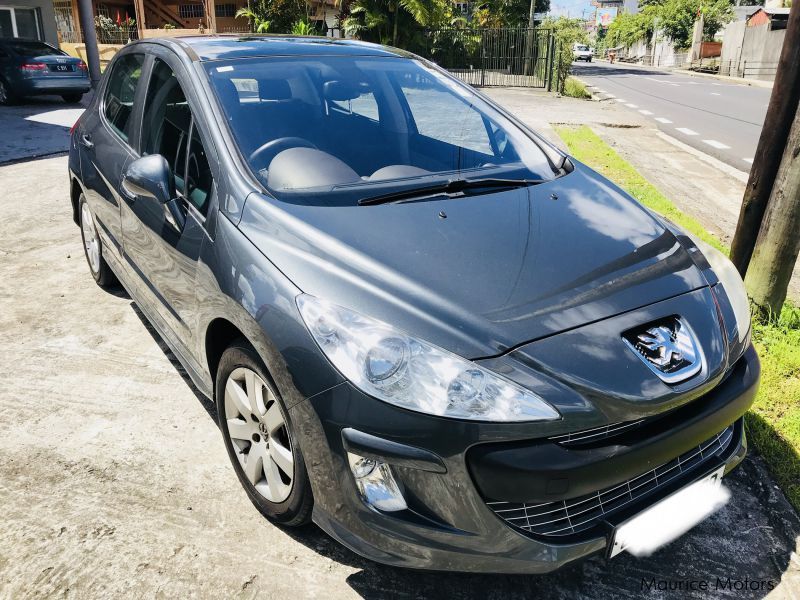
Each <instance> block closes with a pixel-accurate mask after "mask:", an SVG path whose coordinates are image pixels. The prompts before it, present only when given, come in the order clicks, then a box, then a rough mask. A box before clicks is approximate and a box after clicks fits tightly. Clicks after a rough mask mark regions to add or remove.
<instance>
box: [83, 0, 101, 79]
mask: <svg viewBox="0 0 800 600" xmlns="http://www.w3.org/2000/svg"><path fill="white" fill-rule="evenodd" d="M78 15H79V16H80V20H81V29H82V30H83V43H84V45H85V46H86V64H87V65H88V67H89V79H91V81H92V87H93V88H94V89H97V84H98V83H100V52H99V51H98V50H97V32H96V31H95V29H94V15H93V14H92V0H78Z"/></svg>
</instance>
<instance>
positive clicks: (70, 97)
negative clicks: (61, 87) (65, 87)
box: [61, 94, 83, 104]
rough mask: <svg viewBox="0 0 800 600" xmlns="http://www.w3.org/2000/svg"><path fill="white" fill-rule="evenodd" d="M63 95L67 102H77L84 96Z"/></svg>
mask: <svg viewBox="0 0 800 600" xmlns="http://www.w3.org/2000/svg"><path fill="white" fill-rule="evenodd" d="M61 97H62V98H63V99H64V102H66V103H67V104H77V103H78V102H80V101H81V98H83V94H62V95H61Z"/></svg>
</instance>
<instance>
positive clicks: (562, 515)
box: [487, 425, 733, 536]
mask: <svg viewBox="0 0 800 600" xmlns="http://www.w3.org/2000/svg"><path fill="white" fill-rule="evenodd" d="M731 439H733V425H731V426H730V427H728V428H727V429H725V430H724V431H722V432H720V433H719V434H717V435H715V436H714V437H713V438H711V439H710V440H707V441H706V442H703V443H702V444H700V445H699V446H697V447H696V448H693V449H692V450H689V451H688V452H685V453H684V454H681V455H680V456H679V457H678V458H675V459H673V460H671V461H669V462H668V463H665V464H663V465H661V466H660V467H656V468H655V469H653V470H651V471H648V472H647V473H644V474H642V475H639V476H638V477H635V478H633V479H629V480H628V481H626V482H624V483H621V484H619V485H615V486H614V487H610V488H608V489H605V490H600V491H598V492H595V493H593V494H588V495H586V496H581V497H580V498H573V499H571V500H559V501H558V502H547V503H544V504H526V503H520V502H487V504H488V506H489V508H491V509H492V510H493V511H494V512H495V513H496V514H497V516H499V517H500V518H502V519H503V520H504V521H506V522H507V523H508V524H509V525H511V526H513V527H515V528H517V529H522V530H523V531H525V532H527V533H531V534H534V535H540V536H562V535H571V534H574V533H579V532H581V531H585V530H587V529H591V528H592V527H594V526H595V525H596V524H597V523H598V522H599V521H601V520H602V519H604V518H606V517H608V516H609V515H610V514H611V513H614V512H616V511H618V510H619V509H620V508H622V507H624V506H626V505H627V504H630V503H631V502H633V501H635V500H637V499H638V498H641V497H642V496H644V495H645V494H647V493H649V492H652V491H653V490H655V489H657V488H659V487H661V486H663V485H665V484H666V483H668V482H670V481H672V480H673V479H674V478H676V477H680V476H681V475H683V474H684V473H688V472H690V471H692V470H694V469H695V468H696V467H697V466H699V465H701V464H702V463H704V462H705V461H706V460H707V459H709V458H710V457H712V456H716V455H719V454H722V453H723V452H724V451H725V450H726V449H727V447H728V445H729V444H730V443H731Z"/></svg>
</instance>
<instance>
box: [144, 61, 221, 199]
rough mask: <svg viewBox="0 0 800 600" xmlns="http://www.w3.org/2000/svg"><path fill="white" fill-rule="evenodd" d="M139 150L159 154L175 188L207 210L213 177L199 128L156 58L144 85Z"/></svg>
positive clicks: (168, 71)
mask: <svg viewBox="0 0 800 600" xmlns="http://www.w3.org/2000/svg"><path fill="white" fill-rule="evenodd" d="M142 153H143V154H160V155H162V156H163V157H164V158H166V159H167V162H168V163H169V166H170V168H171V169H172V173H173V174H174V176H175V189H176V191H177V192H178V194H180V195H181V196H182V197H183V198H185V199H186V201H187V202H189V203H190V204H192V205H193V206H194V207H195V208H196V209H197V210H198V211H199V212H200V213H201V214H203V215H205V214H206V212H207V210H208V203H209V202H208V201H209V198H210V195H211V189H212V183H213V177H212V175H211V169H210V167H209V165H208V158H207V157H206V152H205V148H204V146H203V142H202V140H201V139H200V132H199V131H198V129H197V125H196V122H195V121H194V118H193V116H192V111H191V110H190V109H189V103H188V102H187V101H186V96H185V94H184V92H183V89H182V88H181V85H180V83H179V82H178V78H177V77H176V76H175V73H174V72H173V71H172V69H171V68H170V66H169V65H168V64H166V63H165V62H163V61H161V60H159V59H156V61H155V63H154V65H153V74H152V76H151V79H150V85H149V86H148V88H147V98H146V100H145V105H144V122H143V123H142Z"/></svg>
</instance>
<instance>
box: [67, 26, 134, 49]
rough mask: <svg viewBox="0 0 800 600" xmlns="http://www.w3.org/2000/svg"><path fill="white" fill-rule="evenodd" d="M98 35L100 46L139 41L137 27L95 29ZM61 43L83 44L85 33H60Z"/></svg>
mask: <svg viewBox="0 0 800 600" xmlns="http://www.w3.org/2000/svg"><path fill="white" fill-rule="evenodd" d="M95 31H96V33H97V43H98V44H122V45H124V44H127V43H128V42H132V41H134V40H138V39H139V30H138V29H137V28H136V26H135V25H131V26H129V27H128V26H124V25H120V26H114V27H110V28H101V27H95ZM58 41H59V43H62V44H64V43H66V44H82V43H83V41H84V40H83V33H82V32H81V33H78V32H77V31H59V32H58Z"/></svg>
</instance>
